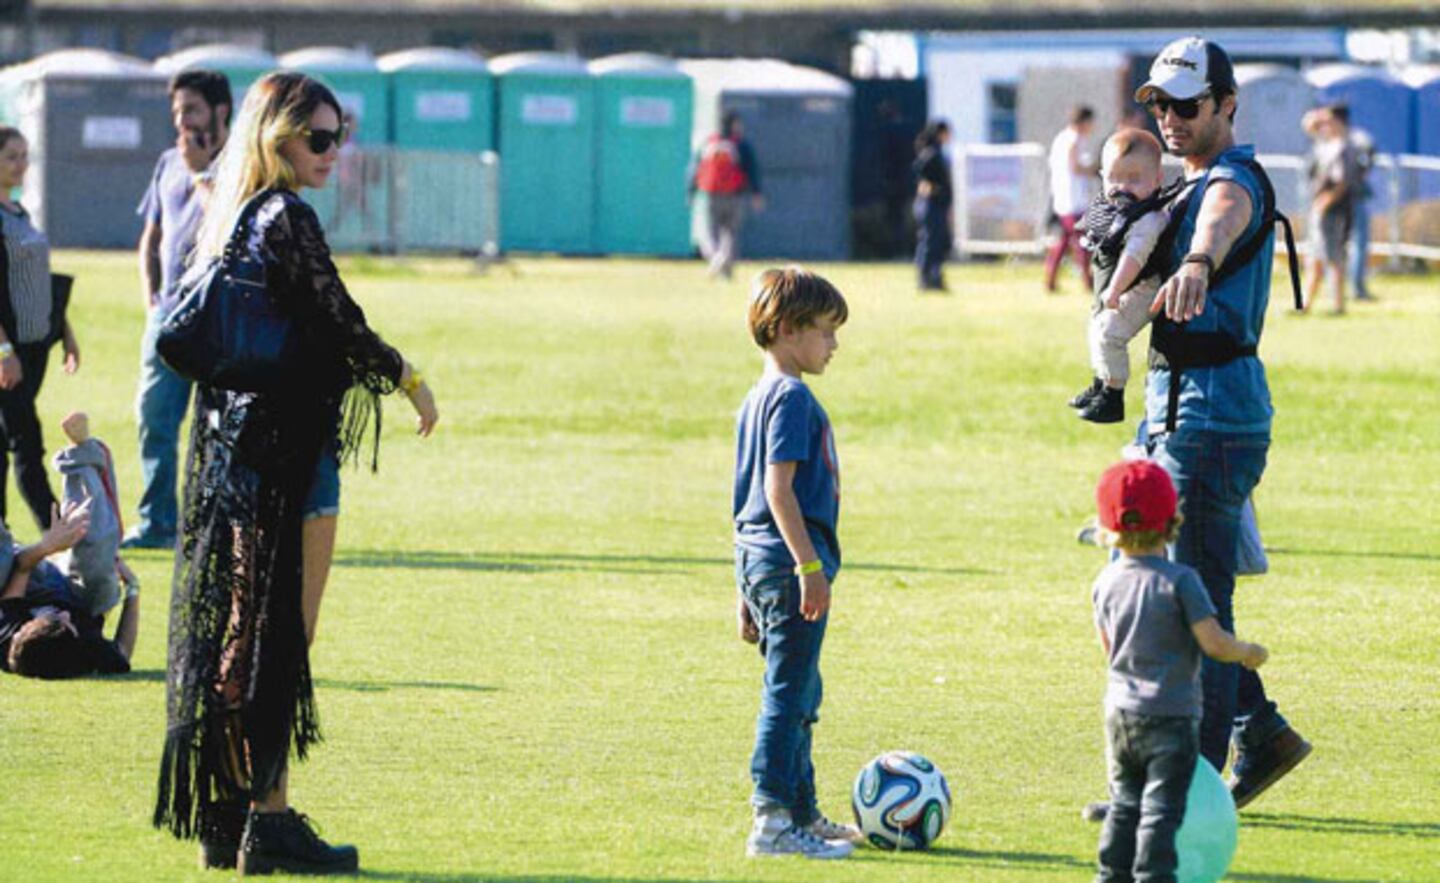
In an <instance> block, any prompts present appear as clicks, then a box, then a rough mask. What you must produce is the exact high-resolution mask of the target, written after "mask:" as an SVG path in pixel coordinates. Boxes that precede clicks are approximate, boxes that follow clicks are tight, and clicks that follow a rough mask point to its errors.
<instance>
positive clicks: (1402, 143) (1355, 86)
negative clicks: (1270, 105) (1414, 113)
mask: <svg viewBox="0 0 1440 883" xmlns="http://www.w3.org/2000/svg"><path fill="white" fill-rule="evenodd" d="M1306 79H1308V80H1309V81H1310V83H1311V84H1312V85H1313V86H1314V87H1315V91H1316V100H1317V101H1318V102H1319V103H1321V104H1336V103H1344V104H1346V105H1349V107H1350V127H1351V128H1357V129H1364V130H1365V131H1366V132H1369V133H1370V137H1371V138H1373V139H1375V149H1376V150H1379V151H1380V152H1381V153H1405V152H1407V151H1409V149H1410V114H1411V110H1412V108H1411V106H1410V104H1411V90H1410V89H1409V87H1407V86H1406V85H1405V84H1404V83H1402V82H1400V81H1399V80H1397V79H1395V78H1394V77H1392V76H1390V74H1388V73H1386V71H1385V70H1384V69H1383V68H1379V67H1364V66H1361V65H1356V64H1327V65H1322V66H1320V67H1317V68H1314V69H1312V70H1311V71H1310V72H1309V73H1308V74H1307V75H1306Z"/></svg>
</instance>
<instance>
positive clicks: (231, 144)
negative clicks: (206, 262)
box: [195, 71, 342, 258]
mask: <svg viewBox="0 0 1440 883" xmlns="http://www.w3.org/2000/svg"><path fill="white" fill-rule="evenodd" d="M322 104H326V105H329V106H330V107H332V108H334V109H335V116H336V118H337V119H339V118H342V112H341V109H340V102H339V101H338V100H336V98H335V94H334V93H333V92H331V91H330V90H329V89H328V88H326V86H325V85H324V84H323V83H321V82H320V81H318V80H314V79H311V78H310V77H307V76H305V75H304V74H298V73H294V72H288V71H286V72H280V71H277V72H275V73H272V74H266V75H265V76H264V77H261V78H260V80H258V81H257V82H256V83H255V85H253V86H251V87H250V91H249V93H248V94H246V96H245V103H244V105H242V106H241V108H240V115H239V117H238V118H237V119H236V120H235V126H234V128H233V129H232V130H231V132H230V138H229V139H228V140H227V141H226V142H225V149H224V150H222V151H221V152H220V158H219V160H217V162H216V168H217V169H218V171H217V172H216V174H215V185H214V191H213V193H212V195H211V197H210V203H209V205H208V206H207V207H206V209H205V217H204V220H203V221H201V223H200V232H199V233H198V234H197V235H196V238H195V251H196V254H198V255H199V256H200V257H201V258H208V257H215V256H217V255H219V254H220V253H221V252H223V251H224V250H225V244H226V243H227V242H229V240H230V235H231V233H232V232H233V231H234V228H235V221H236V220H237V218H238V216H239V214H240V210H241V209H243V208H244V207H245V203H246V202H247V201H249V199H250V197H252V196H254V195H255V194H257V193H259V192H261V191H262V190H269V189H272V188H279V189H284V190H293V189H295V185H296V180H295V169H294V168H293V167H292V166H291V165H290V163H289V162H287V161H286V159H285V157H283V156H281V155H280V145H282V144H284V143H285V142H286V141H289V140H290V139H292V138H299V137H301V136H302V135H303V134H304V133H305V131H306V130H307V129H309V127H310V115H311V114H313V113H314V112H315V109H316V108H318V107H320V105H322Z"/></svg>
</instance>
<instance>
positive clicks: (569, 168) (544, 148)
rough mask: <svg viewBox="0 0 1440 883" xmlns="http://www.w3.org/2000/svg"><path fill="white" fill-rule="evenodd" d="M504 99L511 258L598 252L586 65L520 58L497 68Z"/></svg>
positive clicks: (504, 182)
mask: <svg viewBox="0 0 1440 883" xmlns="http://www.w3.org/2000/svg"><path fill="white" fill-rule="evenodd" d="M490 71H491V72H492V73H493V74H494V75H495V78H496V82H497V86H496V91H497V93H498V95H499V99H500V163H501V173H500V242H501V247H502V248H504V249H505V250H507V251H508V250H519V251H558V252H564V253H568V254H591V253H594V251H595V155H596V144H595V86H594V79H593V78H592V77H591V76H590V70H589V68H588V67H586V65H585V62H583V61H581V60H580V58H579V57H578V56H575V55H566V54H562V53H557V52H521V53H516V54H513V55H504V56H501V57H499V58H496V59H494V60H492V61H491V63H490Z"/></svg>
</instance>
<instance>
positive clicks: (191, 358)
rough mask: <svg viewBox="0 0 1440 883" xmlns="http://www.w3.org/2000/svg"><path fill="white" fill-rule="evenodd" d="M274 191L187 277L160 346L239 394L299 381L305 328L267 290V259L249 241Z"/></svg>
mask: <svg viewBox="0 0 1440 883" xmlns="http://www.w3.org/2000/svg"><path fill="white" fill-rule="evenodd" d="M274 192H275V191H273V190H270V191H265V192H263V193H260V194H257V195H256V196H255V197H253V198H252V199H251V200H250V201H249V202H248V203H246V204H245V208H244V209H243V210H241V212H240V217H239V218H238V219H237V220H236V221H235V231H234V233H232V234H231V236H230V241H229V242H228V243H227V244H226V246H225V251H224V253H223V254H222V255H221V256H220V257H218V258H215V259H213V260H212V261H211V262H210V263H209V264H207V265H205V266H204V267H201V268H197V269H196V270H195V271H192V272H191V273H190V274H187V276H186V278H185V279H184V281H182V282H181V291H180V300H179V303H177V304H176V306H175V309H174V310H173V311H171V313H170V315H169V317H168V318H166V319H165V322H164V324H162V325H161V326H160V333H159V336H158V337H157V338H156V340H155V350H156V352H157V353H159V355H160V358H161V359H163V360H164V361H165V364H167V365H169V366H170V368H171V369H172V370H174V371H175V372H176V373H177V374H180V375H181V376H182V377H188V378H190V379H191V380H194V381H195V382H197V383H202V384H205V385H206V386H212V387H215V388H217V389H227V390H232V391H235V392H271V391H274V390H276V389H278V388H279V387H280V385H281V384H282V383H284V382H285V380H286V378H287V377H288V378H290V379H292V380H293V376H294V375H293V374H292V373H291V372H292V369H293V368H294V367H295V365H296V362H297V356H298V350H299V345H300V341H299V334H298V333H297V331H296V329H295V327H294V322H292V321H291V320H290V318H289V317H288V316H286V315H284V313H282V312H281V311H280V310H279V309H278V307H277V306H276V303H275V299H274V298H273V297H272V296H271V295H270V292H269V291H268V290H267V289H266V286H265V265H264V264H263V263H262V262H261V261H260V260H259V259H258V257H256V256H254V255H251V254H249V253H248V250H247V249H246V248H245V246H244V239H245V237H246V234H247V233H248V232H249V229H250V222H251V220H252V219H253V218H254V217H255V212H256V211H258V210H259V208H260V206H261V205H262V204H264V202H265V200H266V199H268V198H269V197H270V196H271V195H273V194H274Z"/></svg>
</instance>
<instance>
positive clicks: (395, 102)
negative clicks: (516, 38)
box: [376, 46, 495, 152]
mask: <svg viewBox="0 0 1440 883" xmlns="http://www.w3.org/2000/svg"><path fill="white" fill-rule="evenodd" d="M376 65H377V66H378V67H379V68H380V70H381V71H383V72H384V73H385V75H386V77H387V79H388V81H389V86H390V139H389V140H390V143H391V144H394V145H395V146H397V147H409V148H416V149H420V150H462V151H469V152H478V151H482V150H492V149H494V147H495V83H494V80H493V79H492V78H491V76H490V66H489V65H488V64H486V63H485V59H484V58H483V57H481V56H479V55H477V54H476V53H474V52H465V51H463V50H460V49H447V48H444V47H438V46H426V47H422V48H419V49H406V50H403V51H401V52H392V53H390V54H389V55H382V56H381V57H380V58H379V59H377V60H376Z"/></svg>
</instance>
